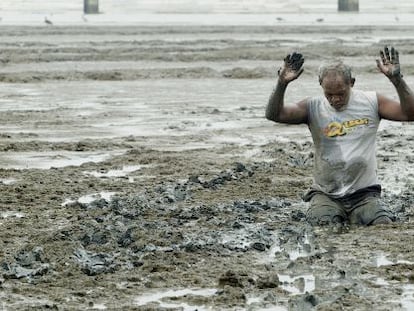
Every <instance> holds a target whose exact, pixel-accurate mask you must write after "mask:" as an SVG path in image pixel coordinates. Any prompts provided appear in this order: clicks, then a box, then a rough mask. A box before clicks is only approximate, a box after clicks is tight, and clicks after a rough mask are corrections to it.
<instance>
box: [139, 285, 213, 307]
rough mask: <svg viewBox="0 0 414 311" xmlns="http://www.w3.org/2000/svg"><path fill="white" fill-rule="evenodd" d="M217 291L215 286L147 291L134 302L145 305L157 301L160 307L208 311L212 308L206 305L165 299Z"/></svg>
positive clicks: (206, 294)
mask: <svg viewBox="0 0 414 311" xmlns="http://www.w3.org/2000/svg"><path fill="white" fill-rule="evenodd" d="M216 292H217V289H215V288H200V289H177V290H173V289H166V290H165V289H164V290H160V291H157V292H152V293H147V294H144V295H141V296H138V297H137V298H135V299H134V304H135V305H137V306H145V305H147V304H149V303H151V304H153V303H156V304H157V305H158V307H159V308H179V309H180V310H182V311H194V310H198V311H207V310H211V308H207V307H204V306H194V305H189V304H187V303H185V302H165V301H163V300H164V299H166V298H174V299H177V297H184V296H187V295H194V296H203V297H208V296H212V295H214V294H215V293H216Z"/></svg>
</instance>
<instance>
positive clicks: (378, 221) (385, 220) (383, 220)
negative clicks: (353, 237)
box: [370, 216, 393, 226]
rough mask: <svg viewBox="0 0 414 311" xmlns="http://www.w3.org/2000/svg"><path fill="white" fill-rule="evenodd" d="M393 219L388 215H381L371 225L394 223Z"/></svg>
mask: <svg viewBox="0 0 414 311" xmlns="http://www.w3.org/2000/svg"><path fill="white" fill-rule="evenodd" d="M392 222H393V221H392V219H391V218H390V217H388V216H380V217H378V218H377V219H375V220H374V221H373V222H372V223H371V224H370V225H373V226H375V225H384V224H390V223H392Z"/></svg>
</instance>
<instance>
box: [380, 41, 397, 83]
mask: <svg viewBox="0 0 414 311" xmlns="http://www.w3.org/2000/svg"><path fill="white" fill-rule="evenodd" d="M380 57H381V59H377V60H376V61H377V67H378V69H379V70H380V71H381V72H382V73H383V74H384V75H386V76H387V77H388V78H389V79H392V78H398V77H402V75H401V71H400V58H399V54H398V51H397V50H396V49H394V47H391V50H390V49H389V48H388V47H387V46H386V47H385V48H384V50H383V51H380Z"/></svg>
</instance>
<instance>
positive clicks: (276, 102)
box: [266, 80, 287, 122]
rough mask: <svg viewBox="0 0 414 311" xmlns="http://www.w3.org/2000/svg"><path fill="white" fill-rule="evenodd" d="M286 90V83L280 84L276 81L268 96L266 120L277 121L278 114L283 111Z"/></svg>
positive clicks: (278, 118)
mask: <svg viewBox="0 0 414 311" xmlns="http://www.w3.org/2000/svg"><path fill="white" fill-rule="evenodd" d="M286 88H287V83H283V82H280V80H278V82H277V84H276V87H275V88H274V90H273V92H272V94H271V95H270V98H269V102H268V104H267V108H266V119H268V120H272V121H275V122H277V121H279V120H280V114H281V112H282V110H283V105H284V97H285V92H286Z"/></svg>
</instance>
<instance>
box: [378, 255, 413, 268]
mask: <svg viewBox="0 0 414 311" xmlns="http://www.w3.org/2000/svg"><path fill="white" fill-rule="evenodd" d="M374 261H375V262H374V264H375V266H376V267H381V266H391V265H395V264H408V265H414V262H412V261H409V260H397V261H395V262H394V261H391V260H389V259H388V258H387V256H386V255H384V254H381V255H379V256H378V257H376V258H375V259H374Z"/></svg>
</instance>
